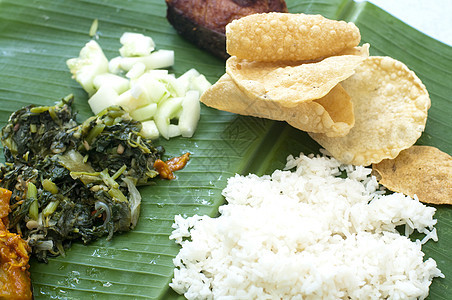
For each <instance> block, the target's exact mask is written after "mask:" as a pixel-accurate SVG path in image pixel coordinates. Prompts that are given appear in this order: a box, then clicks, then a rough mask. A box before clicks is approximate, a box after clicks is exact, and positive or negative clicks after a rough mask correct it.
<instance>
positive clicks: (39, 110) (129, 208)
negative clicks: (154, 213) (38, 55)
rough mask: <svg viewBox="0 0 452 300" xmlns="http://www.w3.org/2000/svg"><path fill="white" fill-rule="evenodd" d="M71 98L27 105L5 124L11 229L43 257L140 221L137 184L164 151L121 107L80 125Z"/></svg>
mask: <svg viewBox="0 0 452 300" xmlns="http://www.w3.org/2000/svg"><path fill="white" fill-rule="evenodd" d="M72 101H73V98H72V97H68V98H66V99H63V101H62V102H61V103H59V104H57V105H55V106H33V105H30V106H27V107H25V108H23V109H20V110H18V111H17V112H15V113H14V114H13V115H12V116H11V118H10V121H9V123H8V125H7V126H5V127H4V128H3V130H2V143H3V146H4V150H5V160H6V166H5V167H3V168H2V169H1V172H0V178H1V186H2V187H4V188H7V189H9V190H11V191H13V195H12V198H11V199H12V200H11V203H10V204H11V209H12V212H11V214H10V222H11V223H10V227H11V228H13V229H15V230H16V231H17V232H20V233H22V236H23V238H24V239H26V240H27V241H28V242H29V245H30V246H31V247H32V248H33V253H34V255H36V257H37V258H38V259H39V260H44V261H47V257H48V256H49V255H53V256H55V255H59V254H64V253H65V250H64V249H65V248H68V246H69V244H70V242H71V241H72V240H75V239H81V240H83V242H85V243H88V242H90V241H93V240H96V239H98V238H99V237H101V236H107V239H110V238H111V237H112V236H113V233H115V232H118V231H119V232H121V231H128V230H130V229H131V228H133V227H135V225H136V223H137V221H138V217H139V212H140V203H141V196H140V193H139V192H138V190H137V188H136V186H137V185H143V184H147V183H148V182H149V179H150V178H153V177H155V176H157V175H158V172H157V171H155V170H154V167H153V166H154V163H155V161H156V160H157V159H159V158H161V156H162V154H163V152H164V150H163V148H162V147H154V146H153V144H152V142H151V140H149V139H145V138H143V137H142V136H141V134H140V130H141V124H140V123H139V122H137V121H133V120H132V119H131V118H130V116H129V115H128V114H127V113H126V112H124V111H123V110H122V109H121V108H120V107H114V106H112V107H109V108H108V109H105V110H104V111H102V112H100V113H99V114H97V115H96V116H94V117H90V118H88V119H87V120H86V121H84V122H83V123H82V124H80V125H79V124H77V121H76V120H75V114H74V113H73V111H72V107H71V104H72Z"/></svg>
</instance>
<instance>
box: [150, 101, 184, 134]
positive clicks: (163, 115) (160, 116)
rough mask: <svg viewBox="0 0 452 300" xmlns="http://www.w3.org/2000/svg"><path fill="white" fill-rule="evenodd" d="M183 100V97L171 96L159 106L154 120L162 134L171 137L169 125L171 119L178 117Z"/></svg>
mask: <svg viewBox="0 0 452 300" xmlns="http://www.w3.org/2000/svg"><path fill="white" fill-rule="evenodd" d="M182 100H183V98H181V97H178V98H170V99H166V100H165V101H163V102H162V103H160V105H159V106H158V108H157V112H156V113H155V116H154V120H155V124H156V125H157V128H158V130H159V132H160V134H161V135H162V136H163V137H164V138H165V139H169V138H170V131H169V130H170V129H169V127H170V126H169V125H170V123H171V119H173V118H174V117H176V116H177V115H178V113H179V111H180V110H181V108H182V105H181V104H182Z"/></svg>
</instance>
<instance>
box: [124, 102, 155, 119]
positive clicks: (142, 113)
mask: <svg viewBox="0 0 452 300" xmlns="http://www.w3.org/2000/svg"><path fill="white" fill-rule="evenodd" d="M156 112H157V103H151V104H148V105H146V106H143V107H140V108H137V109H135V110H134V111H132V112H130V116H131V117H132V118H133V119H135V120H137V121H144V120H149V119H150V118H152V117H153V116H154V115H155V113H156Z"/></svg>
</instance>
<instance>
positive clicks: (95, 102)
mask: <svg viewBox="0 0 452 300" xmlns="http://www.w3.org/2000/svg"><path fill="white" fill-rule="evenodd" d="M118 96H119V95H118V92H117V91H116V90H115V89H114V88H113V87H111V86H110V85H103V86H101V87H100V88H99V89H98V90H97V92H96V93H95V94H94V95H92V96H91V98H89V100H88V104H89V106H90V107H91V110H92V111H93V113H94V114H98V113H100V112H101V111H102V110H104V109H105V108H107V107H109V106H112V105H116V104H117V103H118V98H119V97H118Z"/></svg>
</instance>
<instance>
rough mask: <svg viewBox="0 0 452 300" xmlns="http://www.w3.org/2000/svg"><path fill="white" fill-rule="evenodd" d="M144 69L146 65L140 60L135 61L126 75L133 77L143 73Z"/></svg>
mask: <svg viewBox="0 0 452 300" xmlns="http://www.w3.org/2000/svg"><path fill="white" fill-rule="evenodd" d="M145 70H146V66H145V65H144V64H143V63H142V62H137V63H136V64H134V65H133V66H132V68H131V69H130V70H129V72H127V74H126V77H127V78H130V79H135V78H138V77H140V76H141V75H143V73H144V71H145Z"/></svg>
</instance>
